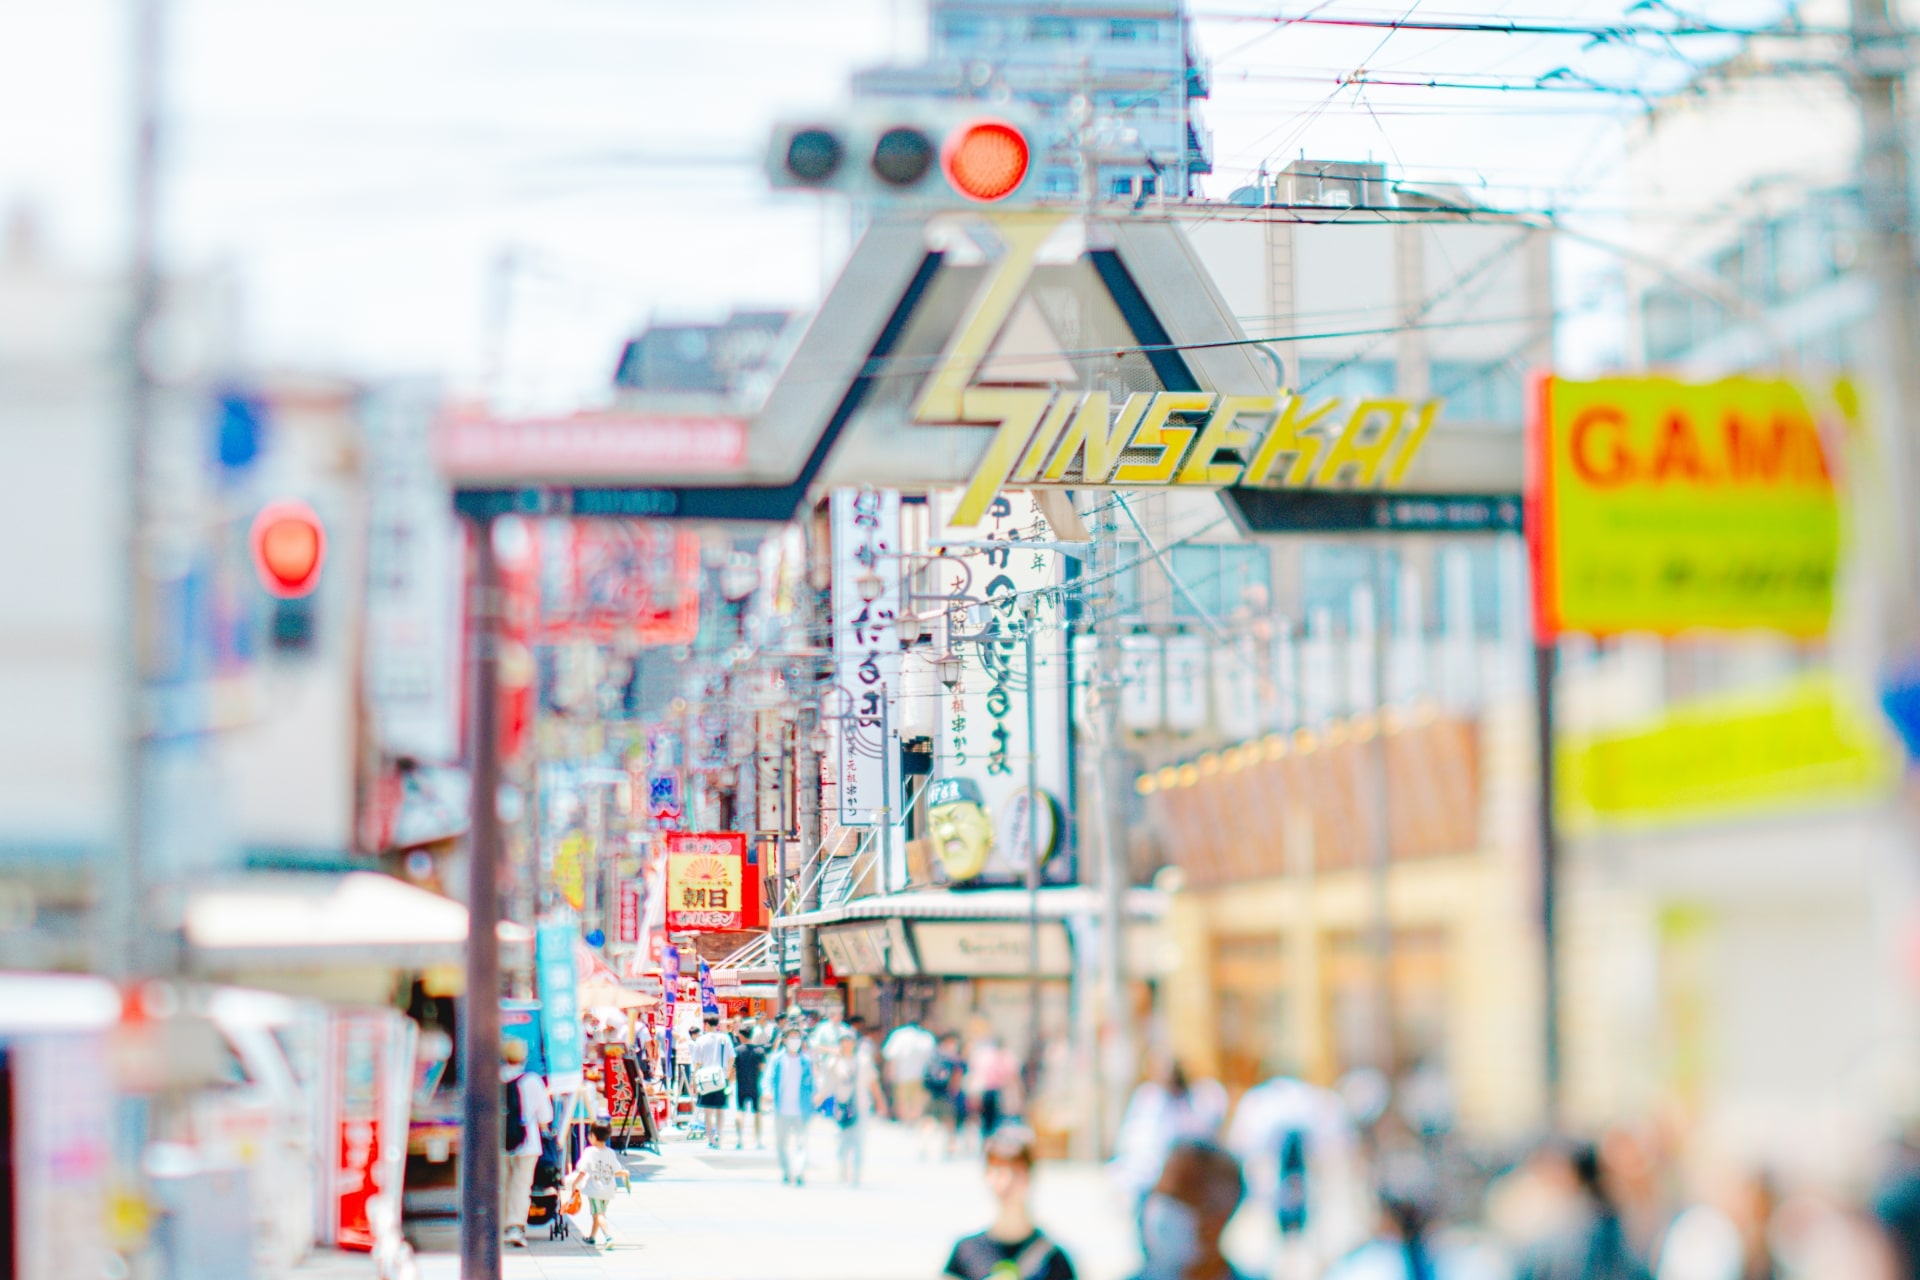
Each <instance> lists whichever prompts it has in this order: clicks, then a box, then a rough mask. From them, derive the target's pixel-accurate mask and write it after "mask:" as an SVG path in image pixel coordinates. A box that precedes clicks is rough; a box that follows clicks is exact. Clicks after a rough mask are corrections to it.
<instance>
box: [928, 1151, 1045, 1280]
mask: <svg viewBox="0 0 1920 1280" xmlns="http://www.w3.org/2000/svg"><path fill="white" fill-rule="evenodd" d="M1033 1148H1034V1136H1033V1130H1031V1129H1029V1128H1027V1127H1026V1126H1025V1125H1020V1124H1008V1125H1002V1126H1001V1127H1000V1128H999V1129H996V1130H995V1131H994V1132H993V1133H992V1134H991V1135H990V1136H989V1137H988V1138H987V1141H986V1157H987V1158H986V1175H987V1189H988V1190H990V1191H991V1192H993V1198H994V1200H995V1201H996V1202H997V1203H998V1205H999V1208H998V1210H997V1211H996V1212H995V1214H994V1219H993V1225H992V1226H990V1227H988V1228H987V1229H986V1230H985V1231H982V1232H980V1233H979V1234H978V1235H971V1236H968V1237H966V1239H964V1240H962V1241H960V1243H958V1244H956V1245H954V1246H953V1253H952V1255H951V1256H949V1257H948V1258H947V1266H946V1270H945V1271H944V1272H943V1273H942V1274H944V1275H948V1276H953V1277H955V1278H956V1280H1074V1276H1073V1264H1072V1263H1071V1262H1069V1261H1068V1260H1067V1255H1066V1254H1064V1253H1062V1252H1061V1251H1060V1246H1059V1245H1056V1244H1055V1243H1054V1242H1053V1241H1051V1240H1049V1239H1047V1237H1046V1234H1045V1233H1044V1232H1042V1231H1041V1230H1040V1228H1038V1227H1036V1226H1034V1225H1033V1215H1032V1213H1031V1212H1030V1211H1029V1209H1028V1193H1029V1191H1030V1190H1031V1188H1032V1186H1033V1156H1034V1150H1033Z"/></svg>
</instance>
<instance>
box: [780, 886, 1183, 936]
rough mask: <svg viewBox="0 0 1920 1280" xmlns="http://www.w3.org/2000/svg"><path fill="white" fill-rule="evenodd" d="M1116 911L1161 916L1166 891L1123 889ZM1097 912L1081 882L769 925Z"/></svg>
mask: <svg viewBox="0 0 1920 1280" xmlns="http://www.w3.org/2000/svg"><path fill="white" fill-rule="evenodd" d="M1032 898H1037V899H1038V900H1039V901H1038V902H1037V903H1035V902H1033V901H1031V899H1032ZM1036 907H1037V910H1036ZM1122 909H1123V910H1124V911H1125V913H1126V917H1127V919H1129V920H1158V919H1160V918H1161V917H1162V916H1163V915H1165V914H1166V911H1167V895H1166V894H1164V893H1161V892H1160V891H1159V890H1157V889H1129V890H1127V894H1126V899H1125V901H1124V903H1123V904H1122ZM1101 910H1102V906H1101V893H1100V891H1099V890H1098V889H1093V888H1089V887H1087V886H1085V885H1073V886H1068V887H1065V888H1054V889H1042V890H1040V892H1039V893H1037V894H1033V895H1029V894H1028V893H1027V891H1026V890H1025V889H974V890H964V889H962V890H954V889H917V890H909V891H908V892H906V893H887V894H876V895H874V896H873V897H870V898H855V899H854V900H853V901H851V902H845V903H841V904H839V905H837V906H832V907H822V908H820V909H819V910H817V911H802V912H796V913H795V914H793V915H788V916H776V917H774V920H773V927H774V928H776V929H803V928H820V927H822V926H825V925H834V924H847V923H851V922H853V921H856V920H1025V919H1026V918H1027V917H1028V915H1029V913H1033V914H1037V915H1038V916H1039V917H1040V918H1041V919H1042V920H1065V919H1068V918H1070V917H1074V916H1097V915H1099V914H1100V911H1101Z"/></svg>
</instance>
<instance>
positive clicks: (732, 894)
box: [666, 831, 749, 933]
mask: <svg viewBox="0 0 1920 1280" xmlns="http://www.w3.org/2000/svg"><path fill="white" fill-rule="evenodd" d="M666 847H667V930H668V931H669V932H671V933H708V932H716V931H720V930H734V929H744V928H748V927H749V925H748V924H747V923H746V915H745V911H746V907H747V901H746V893H745V888H746V875H747V837H746V835H745V833H743V832H739V831H718V832H690V831H671V832H668V833H667V835H666Z"/></svg>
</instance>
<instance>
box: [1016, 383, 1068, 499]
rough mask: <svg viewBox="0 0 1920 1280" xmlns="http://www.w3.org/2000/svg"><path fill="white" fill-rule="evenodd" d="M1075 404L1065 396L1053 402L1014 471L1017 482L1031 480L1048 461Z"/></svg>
mask: <svg viewBox="0 0 1920 1280" xmlns="http://www.w3.org/2000/svg"><path fill="white" fill-rule="evenodd" d="M1074 404H1075V401H1074V398H1073V397H1072V396H1064V395H1063V396H1061V397H1059V398H1058V399H1056V400H1055V401H1054V402H1053V407H1052V408H1050V409H1048V410H1047V416H1046V417H1045V418H1043V419H1041V421H1040V429H1039V430H1038V431H1036V432H1034V433H1033V443H1031V444H1029V445H1028V446H1027V452H1026V453H1025V454H1024V455H1023V456H1022V457H1021V459H1020V465H1019V466H1017V467H1015V468H1014V469H1013V478H1014V479H1015V480H1031V479H1033V477H1034V476H1035V475H1036V474H1037V473H1038V472H1039V470H1040V464H1041V463H1043V462H1045V461H1046V460H1047V453H1048V451H1049V450H1051V449H1052V448H1053V442H1054V441H1055V440H1058V439H1059V438H1060V433H1061V431H1063V430H1065V428H1066V425H1067V419H1068V418H1069V417H1071V416H1072V414H1073V410H1074Z"/></svg>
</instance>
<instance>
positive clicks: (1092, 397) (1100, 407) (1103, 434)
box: [955, 391, 1153, 523]
mask: <svg viewBox="0 0 1920 1280" xmlns="http://www.w3.org/2000/svg"><path fill="white" fill-rule="evenodd" d="M1151 403H1153V396H1152V394H1151V393H1148V392H1141V393H1139V394H1137V395H1131V396H1128V397H1127V402H1126V403H1125V404H1123V405H1121V406H1120V413H1119V416H1117V417H1114V416H1113V413H1112V408H1111V405H1112V402H1111V401H1110V400H1109V399H1108V397H1107V393H1106V392H1104V391H1092V392H1089V393H1088V394H1087V398H1086V399H1085V400H1082V401H1081V402H1080V412H1079V413H1077V414H1075V415H1074V418H1073V425H1072V426H1070V427H1068V428H1067V436H1066V439H1064V440H1062V441H1061V442H1060V448H1059V449H1058V450H1057V451H1056V452H1055V453H1054V455H1053V461H1052V462H1049V463H1048V464H1047V470H1046V473H1045V474H1044V475H1043V476H1042V477H1041V478H1042V479H1043V480H1054V481H1058V480H1062V479H1065V478H1066V474H1067V467H1068V466H1069V465H1071V464H1072V462H1073V458H1074V455H1075V454H1076V453H1078V454H1081V455H1083V456H1082V458H1081V463H1080V479H1081V481H1082V483H1085V484H1105V483H1106V482H1107V477H1108V476H1110V475H1112V474H1113V468H1114V464H1115V463H1117V462H1119V461H1120V450H1121V449H1123V448H1125V447H1126V443H1127V439H1128V437H1130V436H1132V435H1133V429H1134V427H1136V426H1138V425H1139V423H1140V419H1141V418H1142V417H1143V416H1145V414H1146V412H1147V406H1148V405H1149V404H1151ZM1110 417H1111V418H1112V427H1111V428H1109V427H1108V419H1109V418H1110ZM955 523H959V520H958V518H957V517H956V519H955Z"/></svg>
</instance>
